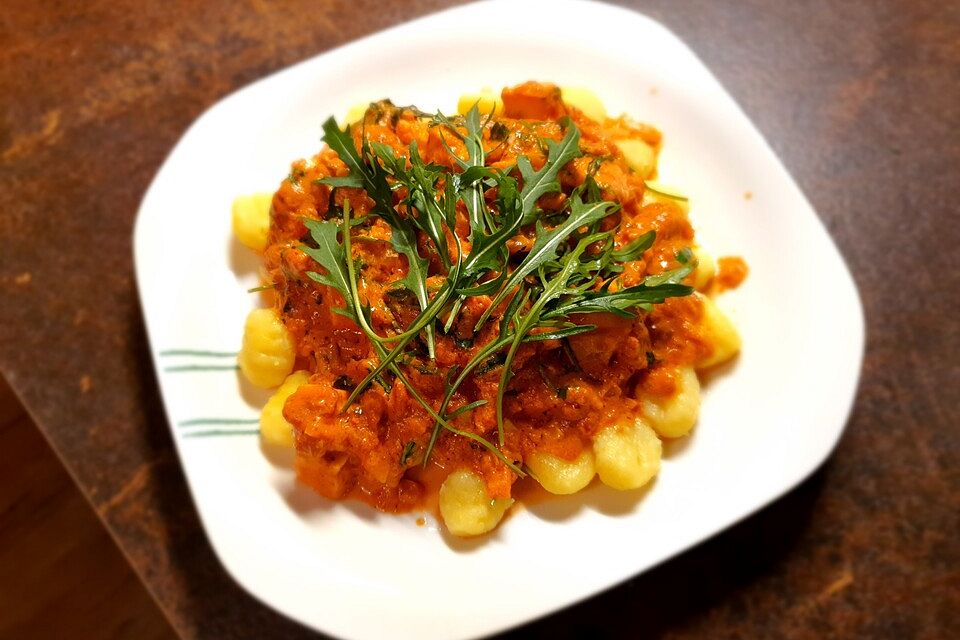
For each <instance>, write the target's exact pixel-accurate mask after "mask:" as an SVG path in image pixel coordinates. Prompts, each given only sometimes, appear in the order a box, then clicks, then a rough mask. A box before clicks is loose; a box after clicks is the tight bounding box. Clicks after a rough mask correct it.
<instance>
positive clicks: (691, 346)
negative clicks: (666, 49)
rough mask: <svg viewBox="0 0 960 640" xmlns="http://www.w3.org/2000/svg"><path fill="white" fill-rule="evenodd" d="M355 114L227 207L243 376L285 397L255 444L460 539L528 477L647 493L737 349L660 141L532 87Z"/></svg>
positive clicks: (502, 507)
mask: <svg viewBox="0 0 960 640" xmlns="http://www.w3.org/2000/svg"><path fill="white" fill-rule="evenodd" d="M347 121H348V123H349V124H348V125H347V126H345V127H341V126H340V125H338V124H337V123H336V122H335V120H334V119H333V118H331V119H329V120H328V121H327V122H326V123H325V124H324V125H323V131H324V135H323V140H324V142H326V145H327V146H326V147H325V148H323V149H322V150H321V151H320V152H319V153H318V154H317V155H316V156H314V157H313V158H310V159H307V160H300V161H297V162H294V163H293V165H292V168H291V170H290V174H289V176H288V177H287V178H286V179H285V180H284V181H283V183H282V184H281V185H280V188H279V190H278V191H277V192H276V193H275V194H273V195H272V197H270V196H266V197H265V196H263V195H257V196H246V197H241V198H238V199H237V201H236V202H235V203H234V210H233V224H234V230H235V233H236V235H237V237H238V238H239V240H240V241H241V242H243V244H245V245H246V246H248V247H250V248H251V249H253V250H255V251H257V252H258V253H260V254H261V255H262V261H263V262H262V264H263V268H262V279H263V286H261V287H258V288H257V289H258V290H259V291H261V292H262V294H263V296H264V299H265V302H266V308H262V309H256V310H254V311H252V312H251V313H250V315H249V316H248V318H247V320H246V326H245V330H244V338H243V346H242V349H241V352H240V356H239V365H240V368H241V371H242V372H243V374H244V375H245V376H246V378H247V379H248V380H249V381H250V382H251V383H253V384H254V385H257V386H259V387H264V388H276V391H275V393H274V395H273V397H271V399H270V400H269V401H268V402H267V404H266V406H265V407H264V409H263V413H262V418H261V437H262V440H263V443H264V446H268V447H288V448H289V447H292V448H294V449H295V451H296V458H295V460H296V462H295V464H296V471H297V476H298V478H299V479H300V481H302V482H304V483H305V484H307V485H309V486H310V487H312V488H313V489H314V490H316V491H317V492H318V493H320V494H321V495H323V496H326V497H328V498H331V499H359V500H362V501H364V502H366V503H368V504H370V505H372V506H374V507H376V508H377V509H380V510H382V511H387V512H404V511H410V510H414V509H418V508H424V507H425V506H426V505H429V504H432V503H433V501H434V500H436V501H437V502H438V504H439V511H440V514H441V516H442V518H443V521H444V523H445V525H446V527H447V528H448V529H449V531H450V532H451V533H452V534H454V535H458V536H471V535H479V534H483V533H486V532H488V531H490V530H492V529H493V528H495V527H496V526H497V524H498V523H499V522H500V520H501V519H502V518H503V516H504V514H505V513H506V512H507V511H508V510H509V509H510V507H511V505H512V504H513V503H514V495H513V489H514V487H515V483H516V482H517V481H518V480H519V479H521V478H524V477H527V476H530V477H531V478H532V480H531V481H536V482H537V483H539V484H540V485H542V487H543V488H544V489H546V490H547V491H549V492H550V493H554V494H571V493H576V492H577V491H580V490H581V489H583V488H585V487H586V486H587V485H588V484H590V483H591V482H592V481H593V479H594V477H595V476H599V479H600V481H601V482H603V483H604V484H606V485H608V486H610V487H612V488H615V489H620V490H630V489H637V488H639V487H642V486H643V485H645V484H646V483H648V482H649V481H650V480H651V479H652V478H653V477H654V476H655V475H656V474H657V473H658V471H659V468H660V458H661V451H662V444H661V442H662V440H664V439H667V438H678V437H682V436H684V435H686V434H687V433H688V432H689V431H690V430H691V429H692V428H693V426H694V424H695V422H696V420H697V415H698V412H699V406H700V382H699V379H698V371H701V370H703V369H705V368H708V367H712V366H715V365H717V364H719V363H721V362H724V361H726V360H728V359H730V358H731V357H733V356H734V355H735V354H736V353H737V352H738V350H739V348H740V338H739V336H738V334H737V331H736V329H735V328H734V326H733V325H732V323H731V322H730V320H729V319H728V318H727V317H726V316H725V315H724V314H723V313H722V312H721V311H720V310H719V309H718V308H717V307H716V305H715V304H714V302H713V300H712V296H713V295H715V294H716V293H718V292H719V291H720V290H722V289H724V288H729V287H731V286H736V285H737V284H739V281H740V280H742V278H743V277H744V275H745V274H746V269H745V266H744V265H743V262H742V261H740V260H739V259H738V258H724V259H722V260H720V261H719V264H720V265H721V270H722V271H723V273H718V269H717V264H718V262H717V261H714V260H713V259H712V258H711V257H710V256H709V255H708V254H707V253H706V252H704V251H703V250H702V249H701V248H700V247H699V246H698V245H697V244H696V241H695V238H694V231H693V228H692V227H691V224H690V221H689V219H688V212H689V202H688V200H687V198H686V197H684V196H683V195H682V193H680V192H679V191H677V190H676V189H673V188H670V187H667V186H664V185H661V184H659V183H657V182H656V181H655V178H656V175H657V156H658V152H659V149H660V145H661V135H660V133H659V131H657V130H656V129H655V128H653V127H651V126H649V125H644V124H639V123H637V122H634V121H633V120H631V119H630V118H629V117H627V116H619V117H615V118H614V117H609V116H608V115H607V114H606V112H605V109H604V107H603V104H602V103H601V102H600V101H599V100H598V99H597V98H596V97H595V96H594V95H593V94H591V93H590V92H588V91H584V90H574V89H563V90H561V89H560V88H559V87H557V86H554V85H551V84H545V83H538V82H527V83H524V84H521V85H518V86H515V87H508V88H505V89H504V90H503V91H502V92H501V94H500V95H497V94H494V93H492V92H489V91H484V92H481V93H480V94H476V95H468V96H464V97H463V98H461V100H460V101H459V105H458V113H457V114H456V115H449V116H446V115H442V114H440V113H437V114H430V113H426V112H423V111H420V110H419V109H417V108H416V107H399V106H395V105H394V104H392V103H391V102H390V101H389V100H382V101H380V102H376V103H373V104H370V105H369V106H365V107H364V108H362V109H360V110H356V111H354V112H352V117H350V116H348V118H347ZM528 482H529V481H528Z"/></svg>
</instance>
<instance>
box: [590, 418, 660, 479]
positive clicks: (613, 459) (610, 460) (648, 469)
mask: <svg viewBox="0 0 960 640" xmlns="http://www.w3.org/2000/svg"><path fill="white" fill-rule="evenodd" d="M593 453H594V455H595V456H596V465H597V475H599V476H600V481H601V482H603V484H605V485H607V486H608V487H610V488H612V489H619V490H621V491H626V490H628V489H639V488H640V487H642V486H643V485H645V484H647V483H648V482H650V480H651V479H652V478H653V477H654V476H655V475H657V473H658V472H659V471H660V457H661V455H662V453H663V445H661V443H660V438H658V437H657V434H656V433H655V432H654V431H653V429H651V428H650V427H649V426H648V425H647V424H646V423H645V422H643V420H639V419H637V420H634V421H632V422H626V423H620V424H613V425H610V426H609V427H606V428H605V429H603V430H602V431H600V432H599V433H598V434H597V435H596V436H594V439H593Z"/></svg>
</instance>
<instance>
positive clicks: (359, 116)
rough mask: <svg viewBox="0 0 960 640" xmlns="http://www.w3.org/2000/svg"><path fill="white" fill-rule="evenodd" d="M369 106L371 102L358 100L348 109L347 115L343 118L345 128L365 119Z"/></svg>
mask: <svg viewBox="0 0 960 640" xmlns="http://www.w3.org/2000/svg"><path fill="white" fill-rule="evenodd" d="M369 106H370V103H368V102H358V103H357V104H355V105H353V106H352V107H350V108H349V109H347V116H346V117H345V118H344V119H343V123H344V128H346V126H347V125H352V124H355V123H357V122H360V121H361V120H363V116H364V115H366V113H367V108H369Z"/></svg>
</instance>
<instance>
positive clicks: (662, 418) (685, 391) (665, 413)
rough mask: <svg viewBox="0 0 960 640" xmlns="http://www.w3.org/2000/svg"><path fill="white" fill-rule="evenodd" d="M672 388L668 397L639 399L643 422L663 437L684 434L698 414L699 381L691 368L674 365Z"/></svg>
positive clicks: (691, 426) (675, 436)
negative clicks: (673, 391)
mask: <svg viewBox="0 0 960 640" xmlns="http://www.w3.org/2000/svg"><path fill="white" fill-rule="evenodd" d="M674 381H675V382H676V385H677V387H676V391H675V393H673V394H672V395H670V396H666V397H659V396H648V397H643V398H641V399H640V406H641V411H642V412H643V417H644V419H645V420H646V422H647V423H649V424H650V426H651V427H653V430H654V431H656V432H657V433H658V434H659V435H661V436H663V437H665V438H679V437H680V436H685V435H687V434H688V433H689V432H690V430H691V429H693V425H694V424H696V422H697V416H698V415H699V414H700V381H699V380H698V379H697V372H696V371H694V369H693V367H678V368H677V370H676V371H675V372H674Z"/></svg>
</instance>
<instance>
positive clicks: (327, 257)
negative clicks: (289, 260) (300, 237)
mask: <svg viewBox="0 0 960 640" xmlns="http://www.w3.org/2000/svg"><path fill="white" fill-rule="evenodd" d="M303 224H304V225H306V227H307V229H308V230H309V231H310V237H312V238H313V241H314V242H315V243H316V245H317V248H316V249H314V248H312V247H307V246H306V245H304V246H302V247H301V249H302V250H303V252H304V253H306V254H307V255H308V256H310V257H311V258H313V259H314V260H315V261H316V262H318V263H320V266H322V267H323V268H324V269H325V270H326V271H327V272H326V273H317V272H315V271H308V272H307V275H308V276H309V277H310V278H312V279H313V280H316V281H317V282H319V283H320V284H325V285H327V286H328V287H333V288H334V289H336V290H337V291H338V292H339V293H340V295H342V296H343V299H344V300H346V302H347V308H348V309H352V308H353V295H352V294H351V292H350V283H349V278H348V275H347V259H346V252H345V251H344V249H343V245H342V244H340V242H339V241H338V240H337V234H338V233H340V225H338V224H337V223H336V222H333V221H329V220H326V221H320V220H310V219H304V221H303Z"/></svg>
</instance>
